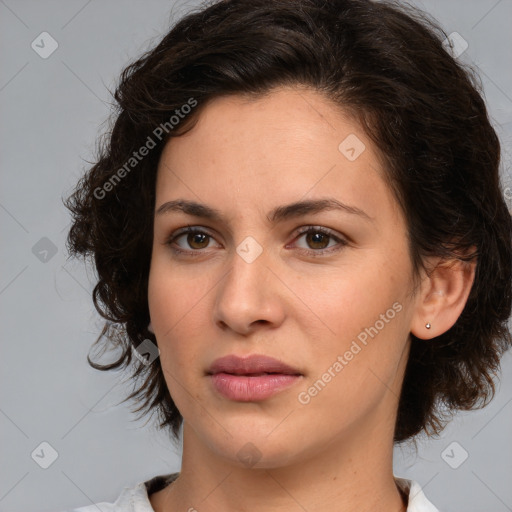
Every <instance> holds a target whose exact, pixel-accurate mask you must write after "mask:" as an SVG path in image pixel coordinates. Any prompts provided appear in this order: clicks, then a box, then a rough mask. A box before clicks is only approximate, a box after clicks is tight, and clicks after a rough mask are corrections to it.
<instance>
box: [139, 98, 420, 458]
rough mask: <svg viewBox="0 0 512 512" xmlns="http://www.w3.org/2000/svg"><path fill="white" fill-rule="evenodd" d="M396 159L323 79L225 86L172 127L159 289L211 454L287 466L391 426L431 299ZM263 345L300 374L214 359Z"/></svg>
mask: <svg viewBox="0 0 512 512" xmlns="http://www.w3.org/2000/svg"><path fill="white" fill-rule="evenodd" d="M380 162H381V160H380V159H379V156H378V154H377V152H376V150H375V148H374V146H373V145H372V143H371V141H370V140H369V138H368V137H367V136H366V135H365V134H364V132H363V130H362V129H361V127H360V126H359V125H358V124H357V123H355V122H354V121H351V120H349V118H348V117H345V116H343V115H342V114H341V113H340V111H339V109H336V108H335V107H334V105H333V104H331V103H330V102H329V100H327V99H326V98H324V97H323V96H321V95H320V94H319V93H318V92H314V91H312V90H310V89H306V88H302V89H293V88H281V89H276V90H274V91H273V92H271V93H270V94H269V95H267V96H265V97H261V98H259V99H251V100H249V99H247V98H242V97H240V96H229V97H223V98H217V99H215V100H213V101H212V102H211V103H210V104H208V105H207V106H206V107H205V108H204V110H203V111H202V112H201V114H200V117H199V121H198V123H197V124H196V126H195V127H194V128H193V129H192V130H191V131H190V132H188V133H187V134H186V135H184V136H181V137H177V138H173V139H171V140H170V142H169V143H168V144H167V145H166V147H165V149H164V151H163V154H162V157H161V160H160V164H159V168H158V176H157V184H156V208H155V211H156V213H155V228H154V244H153V253H152V260H151V270H150V276H149V307H150V315H151V321H152V328H153V330H154V332H155V336H156V339H157V342H158V346H159V349H160V361H161V365H162V367H163V370H164V376H165V379H166V382H167V385H168V387H169V390H170V393H171V396H172V398H173V400H174V402H175V404H176V406H177V407H178V409H179V411H180V412H181V414H182V416H183V417H184V421H185V423H184V428H185V432H186V436H188V438H189V439H191V440H192V439H195V441H194V442H195V443H196V446H201V447H202V452H203V453H204V454H209V455H211V456H215V457H221V458H223V459H224V460H226V461H229V462H231V463H236V464H238V465H244V464H245V465H251V466H255V467H278V466H282V465H284V464H287V463H291V462H293V461H299V460H303V459H304V458H305V457H310V456H313V455H314V454H316V453H320V452H321V451H322V450H325V452H330V451H332V448H333V443H334V444H338V445H340V446H341V445H343V446H345V449H346V451H345V453H349V447H350V446H354V444H353V442H354V441H355V440H356V439H357V438H359V437H360V438H361V439H363V438H364V439H365V440H366V442H368V440H369V439H370V440H373V441H374V442H377V441H378V440H379V439H382V442H383V443H386V444H389V443H391V437H392V433H393V428H394V421H395V414H396V409H397V405H398V395H399V392H400V387H401V383H402V379H403V372H404V369H405V364H406V361H407V355H408V348H409V332H410V326H411V321H412V318H413V317H414V314H415V306H414V297H413V296H412V294H411V290H412V265H411V261H410V257H409V253H408V243H407V232H406V226H405V221H404V218H403V216H402V213H401V211H400V210H399V208H398V204H397V203H396V201H395V199H394V197H393V196H392V193H391V191H390V190H389V189H388V187H387V185H386V183H385V181H384V179H383V176H384V174H383V169H382V166H381V163H380ZM177 201H181V203H180V204H181V206H180V205H179V204H178V203H176V202H177ZM320 201H324V202H325V203H323V204H322V203H318V204H317V202H320ZM171 202H173V203H171ZM192 202H193V203H199V204H200V205H201V206H202V208H195V209H194V208H188V207H187V204H189V203H192ZM296 203H304V204H303V205H302V207H301V206H297V205H296V206H290V205H294V204H296ZM308 205H309V206H308ZM315 205H316V206H315ZM326 205H327V206H329V205H330V207H325V206H326ZM336 205H344V206H336ZM211 211H214V212H215V213H216V215H215V216H210V215H209V213H211ZM187 226H190V227H193V228H194V229H195V230H197V231H198V232H199V233H195V234H194V233H192V234H187V233H185V234H182V233H180V232H179V230H182V229H183V228H186V227H187ZM308 228H311V231H310V233H303V231H304V230H307V229H308ZM254 354H257V355H264V356H268V357H271V358H275V359H277V360H279V361H281V362H282V363H284V364H286V365H288V366H289V367H291V368H292V369H293V371H292V373H295V374H296V375H295V376H291V375H289V374H287V375H283V374H281V375H274V376H272V377H271V376H268V375H267V376H265V375H263V376H262V375H260V376H259V377H258V376H254V374H255V373H256V374H257V373H258V371H257V370H258V369H259V370H260V371H259V373H262V372H264V371H265V369H267V370H268V369H270V370H272V368H270V367H267V366H265V365H263V366H257V365H256V367H243V364H242V367H241V370H240V368H239V369H238V370H236V369H233V368H234V367H229V368H227V369H226V368H224V370H226V371H225V372H222V371H220V370H222V368H220V369H219V368H217V372H218V373H216V374H215V376H213V375H212V374H210V372H211V370H212V368H211V367H212V364H213V363H214V361H216V360H217V359H218V358H221V357H225V356H228V355H235V356H238V357H240V358H245V357H247V356H249V355H254ZM242 363H243V362H242ZM235 366H236V365H235ZM239 366H240V365H239ZM273 370H276V368H273ZM282 371H283V372H284V370H281V369H279V368H277V373H278V374H279V373H280V372H282ZM251 372H252V374H253V376H252V377H251V376H249V374H250V373H251ZM233 373H243V374H244V375H242V376H241V375H238V376H234V375H233ZM249 443H250V444H249ZM338 453H339V452H338Z"/></svg>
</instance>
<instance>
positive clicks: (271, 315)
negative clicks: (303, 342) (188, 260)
mask: <svg viewBox="0 0 512 512" xmlns="http://www.w3.org/2000/svg"><path fill="white" fill-rule="evenodd" d="M267 256H268V255H267V253H266V251H265V249H263V252H262V253H261V254H260V255H259V256H258V257H257V258H256V259H255V260H254V261H251V260H250V259H244V258H243V257H242V256H240V254H239V253H238V252H235V251H234V252H233V256H232V257H231V259H230V261H229V268H228V269H227V272H226V274H225V275H224V277H223V278H222V279H221V281H220V282H219V285H218V287H217V288H216V297H215V305H214V312H213V314H214V321H215V324H216V325H218V326H219V327H220V328H221V329H223V330H231V331H234V332H236V333H238V334H242V335H244V336H247V335H249V334H251V333H252V332H254V331H255V330H257V329H260V328H262V327H266V328H275V327H278V326H279V325H280V324H281V323H282V322H283V320H284V316H285V307H284V301H283V298H284V296H283V294H284V293H285V292H286V287H285V286H284V285H283V283H282V282H281V281H280V280H279V279H278V278H277V277H276V273H275V271H272V270H271V269H270V268H269V266H270V264H271V262H270V258H268V257H267Z"/></svg>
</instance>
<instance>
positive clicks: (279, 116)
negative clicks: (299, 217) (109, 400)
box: [157, 88, 394, 216]
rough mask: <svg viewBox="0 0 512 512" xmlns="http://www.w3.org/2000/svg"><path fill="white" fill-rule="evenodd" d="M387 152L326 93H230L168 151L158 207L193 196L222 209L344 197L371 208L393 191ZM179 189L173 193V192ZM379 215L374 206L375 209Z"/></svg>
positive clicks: (160, 175)
mask: <svg viewBox="0 0 512 512" xmlns="http://www.w3.org/2000/svg"><path fill="white" fill-rule="evenodd" d="M381 161H382V159H381V158H380V155H379V153H378V151H377V150H376V148H375V147H374V145H373V144H372V143H371V141H370V140H369V138H368V137H367V136H366V134H365V133H364V131H363V129H362V127H361V126H360V125H359V124H358V123H357V122H356V121H355V120H354V119H352V118H351V117H350V116H348V115H347V114H346V113H344V112H343V111H342V109H341V108H340V107H339V106H337V105H335V104H334V103H332V102H331V101H330V100H328V99H327V98H325V97H324V96H323V95H321V94H320V93H318V92H316V91H313V90H311V89H306V88H300V89H299V88H280V89H276V90H274V91H271V92H270V93H268V94H266V95H264V96H261V97H247V96H240V95H231V96H223V97H220V98H215V99H213V100H211V101H210V102H209V103H208V104H207V105H205V106H203V107H202V108H201V111H200V113H199V116H198V120H197V123H196V124H195V126H194V127H193V128H192V129H191V130H190V131H189V132H187V133H186V134H184V135H182V136H179V137H175V138H171V139H170V141H169V142H168V143H167V145H166V147H165V148H164V150H163V152H162V156H161V159H160V162H159V169H158V180H157V206H158V203H159V202H162V201H163V200H170V199H176V198H178V197H183V196H187V197H188V198H190V199H194V200H196V201H197V200H202V201H203V202H205V201H207V202H209V203H211V202H214V203H215V204H216V205H218V206H219V207H220V208H221V209H222V208H226V207H227V203H226V200H228V201H229V204H234V203H237V204H238V206H239V207H242V206H244V205H245V207H246V208H250V207H251V205H252V204H253V203H258V204H259V205H260V206H261V210H262V211H263V210H264V211H269V210H270V209H271V208H272V207H273V206H275V204H276V200H277V199H278V198H279V201H277V202H279V203H283V202H286V201H288V202H292V201H297V200H299V199H304V198H306V197H307V198H310V199H311V198H315V197H324V196H325V195H326V193H328V194H329V195H331V196H333V195H334V196H338V198H339V199H340V200H342V201H343V202H346V203H358V206H359V207H361V209H365V208H363V205H366V207H367V208H368V209H369V210H370V211H374V212H375V210H376V208H377V206H378V205H380V208H382V204H381V203H382V202H383V201H384V202H386V201H387V202H388V203H390V204H389V205H388V206H389V207H390V208H391V209H393V208H394V205H393V204H392V203H393V201H392V198H391V197H390V191H389V189H388V186H387V184H386V178H385V174H384V171H383V166H382V164H381ZM171 196H172V197H171ZM370 215H371V216H373V215H372V213H370Z"/></svg>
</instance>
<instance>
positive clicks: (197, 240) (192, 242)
mask: <svg viewBox="0 0 512 512" xmlns="http://www.w3.org/2000/svg"><path fill="white" fill-rule="evenodd" d="M209 242H210V236H209V235H207V234H206V233H200V232H196V233H188V234H187V243H188V245H189V246H190V247H192V249H205V248H206V247H208V244H209Z"/></svg>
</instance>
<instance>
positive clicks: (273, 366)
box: [207, 354, 302, 377]
mask: <svg viewBox="0 0 512 512" xmlns="http://www.w3.org/2000/svg"><path fill="white" fill-rule="evenodd" d="M217 373H226V374H230V375H242V376H248V377H257V376H262V375H273V374H278V375H302V374H301V372H300V371H299V370H298V369H297V368H293V367H292V366H290V365H288V364H286V363H284V362H282V361H279V360H278V359H275V358H273V357H269V356H264V355H259V354H252V355H250V356H248V357H239V356H236V355H234V354H233V355H229V356H225V357H221V358H219V359H216V360H215V361H214V362H213V364H212V365H211V366H210V368H209V369H208V371H207V374H208V375H215V374H217Z"/></svg>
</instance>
